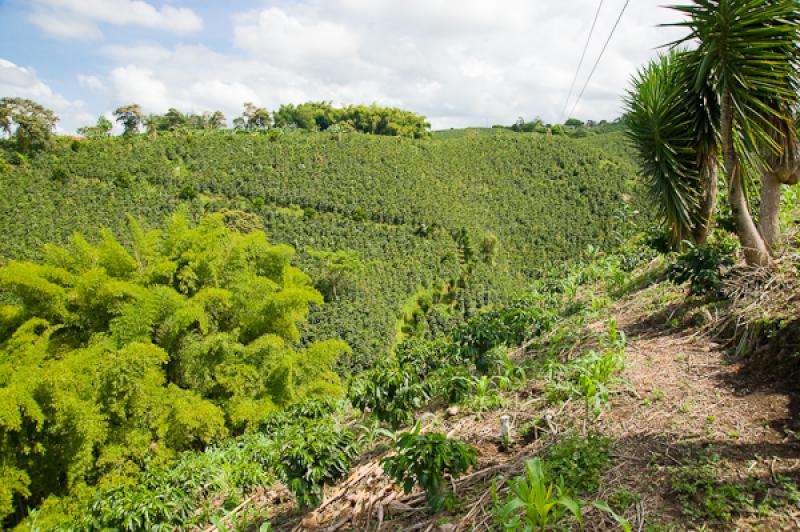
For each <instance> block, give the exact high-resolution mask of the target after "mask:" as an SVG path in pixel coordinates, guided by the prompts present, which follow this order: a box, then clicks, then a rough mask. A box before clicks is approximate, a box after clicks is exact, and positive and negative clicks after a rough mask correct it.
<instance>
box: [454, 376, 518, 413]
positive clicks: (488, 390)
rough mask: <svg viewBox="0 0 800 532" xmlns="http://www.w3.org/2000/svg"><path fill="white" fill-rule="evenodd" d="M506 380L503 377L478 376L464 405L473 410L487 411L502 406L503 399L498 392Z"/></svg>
mask: <svg viewBox="0 0 800 532" xmlns="http://www.w3.org/2000/svg"><path fill="white" fill-rule="evenodd" d="M507 381H508V379H505V377H492V378H490V377H487V376H486V375H484V376H483V377H480V378H479V379H477V380H475V381H474V390H473V392H472V396H471V397H469V398H467V400H466V401H465V402H464V406H466V407H467V408H468V409H469V410H472V411H474V412H487V411H490V410H496V409H498V408H500V407H502V406H503V405H504V404H505V399H503V396H502V395H500V394H499V393H498V392H499V389H500V387H501V386H502V385H503V384H502V383H504V382H507Z"/></svg>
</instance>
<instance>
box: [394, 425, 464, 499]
mask: <svg viewBox="0 0 800 532" xmlns="http://www.w3.org/2000/svg"><path fill="white" fill-rule="evenodd" d="M419 432H420V425H417V426H416V427H415V429H414V430H413V431H412V432H404V433H402V434H400V435H399V436H398V438H397V442H396V444H395V452H396V453H397V454H394V455H391V456H387V457H385V458H384V459H383V460H381V463H382V464H383V470H384V471H385V472H386V474H387V475H389V477H391V478H392V480H393V481H394V482H395V484H398V485H400V486H402V487H403V491H404V492H405V493H410V492H411V490H412V489H413V487H414V486H415V485H418V486H420V487H421V488H422V489H424V490H425V498H426V500H427V501H428V505H429V506H430V507H431V509H432V510H433V511H434V512H438V511H440V510H442V509H443V508H444V507H445V506H448V505H449V504H450V502H451V501H452V499H453V494H452V492H451V489H450V485H449V484H448V483H447V481H446V477H450V478H454V479H455V478H458V477H460V476H461V475H462V474H464V473H465V472H466V471H467V470H468V469H469V468H470V467H471V466H474V465H475V464H476V463H477V451H476V450H475V448H473V447H471V446H470V445H467V444H465V443H462V442H460V441H457V440H451V439H449V438H447V436H446V435H444V434H441V433H438V432H429V433H426V434H420V433H419Z"/></svg>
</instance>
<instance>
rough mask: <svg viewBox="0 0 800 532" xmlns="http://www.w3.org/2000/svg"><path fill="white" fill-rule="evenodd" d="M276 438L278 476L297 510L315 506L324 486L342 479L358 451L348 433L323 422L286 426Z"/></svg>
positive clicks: (356, 445)
mask: <svg viewBox="0 0 800 532" xmlns="http://www.w3.org/2000/svg"><path fill="white" fill-rule="evenodd" d="M278 438H279V439H280V441H282V442H284V443H283V445H282V447H281V449H280V465H281V471H282V475H283V477H284V478H285V479H286V483H287V485H288V487H289V489H290V490H291V491H292V492H293V493H294V494H295V496H297V501H298V504H299V505H300V507H301V508H308V507H316V506H319V504H320V503H321V502H322V493H323V488H324V487H325V485H332V484H334V483H336V481H337V480H339V479H341V478H343V477H344V476H345V475H346V474H347V472H348V471H349V470H350V463H351V461H352V460H353V459H354V458H355V457H356V456H358V452H359V447H358V444H357V442H356V438H355V435H354V434H353V433H352V432H350V431H349V430H346V429H344V428H343V427H339V426H336V425H334V424H333V423H331V422H326V421H308V422H305V423H299V424H294V425H290V426H288V427H287V428H286V429H285V430H283V431H281V432H280V434H279V435H278Z"/></svg>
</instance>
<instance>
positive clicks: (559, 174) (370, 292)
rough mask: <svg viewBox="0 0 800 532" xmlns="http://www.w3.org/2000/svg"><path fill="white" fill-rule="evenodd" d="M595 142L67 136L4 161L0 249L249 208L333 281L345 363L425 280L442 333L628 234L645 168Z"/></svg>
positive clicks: (386, 337)
mask: <svg viewBox="0 0 800 532" xmlns="http://www.w3.org/2000/svg"><path fill="white" fill-rule="evenodd" d="M272 133H274V135H273V134H272ZM584 140H589V139H584ZM582 143H583V140H582V141H580V142H578V141H571V140H568V139H556V138H546V137H522V136H520V137H517V136H514V137H486V138H482V137H481V138H473V137H467V138H462V139H452V140H441V141H437V140H426V141H412V140H403V139H397V138H386V137H377V136H366V135H361V134H343V135H340V134H336V133H314V134H308V133H303V132H294V133H292V132H287V131H284V132H280V130H273V131H272V132H270V134H269V135H259V134H253V133H241V134H237V133H234V132H227V131H224V132H212V133H188V134H181V133H174V134H169V135H161V136H159V137H158V138H157V139H155V140H150V139H148V138H145V137H134V138H129V139H119V138H109V139H97V140H90V141H88V142H72V143H70V142H61V143H59V145H58V147H57V148H56V149H54V150H52V151H49V152H47V153H43V154H40V155H37V156H34V157H32V158H30V159H29V160H28V159H24V158H23V159H19V158H18V159H19V161H20V164H9V165H6V167H5V171H4V176H3V179H2V182H0V191H1V192H2V193H1V194H0V198H1V199H0V202H2V209H0V226H2V227H3V229H4V232H5V234H6V238H4V239H3V241H2V242H1V243H0V255H2V256H4V257H7V258H39V257H41V247H42V245H43V244H44V243H46V242H51V241H52V242H63V241H65V239H66V238H67V237H68V236H69V235H70V233H71V232H73V231H76V230H77V231H80V232H82V233H84V234H86V235H87V236H89V237H92V236H94V235H96V234H97V227H98V225H100V224H103V225H105V226H107V227H109V228H110V229H112V230H114V232H119V231H118V229H119V228H121V227H123V226H124V224H126V223H127V222H126V214H131V215H134V216H136V217H138V218H140V219H142V220H143V221H144V222H145V223H146V224H147V225H149V226H151V227H155V226H157V225H159V224H160V223H161V220H163V218H164V216H166V215H168V214H169V213H171V212H172V211H173V210H174V209H175V208H176V207H177V206H179V205H186V206H187V207H188V208H189V210H190V212H191V215H192V216H194V217H199V216H201V215H202V214H203V213H206V212H214V211H218V210H220V209H227V210H228V211H242V212H244V213H245V214H244V215H241V216H239V218H242V217H244V218H246V219H247V220H248V222H247V223H249V224H255V226H256V227H261V226H263V227H264V228H265V229H266V230H267V232H268V234H269V235H270V238H271V239H272V240H273V241H275V242H282V243H287V244H290V245H292V246H293V247H295V248H296V249H297V250H298V264H299V265H300V266H301V267H302V268H303V269H304V270H306V271H308V272H309V273H310V274H311V275H312V278H314V279H315V280H316V281H317V282H318V284H317V286H318V288H320V289H322V290H323V292H324V293H325V296H326V299H327V304H326V305H325V308H324V309H319V308H316V307H315V308H314V309H313V310H312V314H311V319H310V321H311V326H310V327H309V329H308V331H307V338H308V339H313V338H332V337H341V338H343V339H344V340H345V341H347V342H348V343H349V344H350V345H351V346H352V347H353V349H354V355H353V356H352V357H349V359H350V361H349V362H348V361H347V360H345V361H344V362H343V363H344V367H350V368H354V369H357V368H363V367H366V366H368V365H369V364H370V362H371V361H372V360H374V359H375V358H377V357H379V356H381V355H382V354H383V353H385V352H386V351H387V350H388V349H389V348H390V347H391V346H392V345H393V343H394V341H395V334H394V332H395V330H396V328H397V327H398V325H397V322H398V320H400V321H403V320H404V317H403V314H402V309H403V308H404V305H405V304H406V303H407V299H408V298H409V297H410V296H411V295H412V294H415V293H417V292H419V291H430V290H431V289H433V288H436V290H439V291H441V290H442V289H444V288H445V287H446V286H451V287H452V288H455V289H456V290H449V289H448V290H447V291H448V293H449V294H450V297H449V298H447V299H445V300H443V301H442V302H440V303H441V304H437V305H433V306H431V307H430V308H429V307H427V306H425V309H424V310H417V312H416V314H415V316H410V319H411V320H412V321H413V320H416V321H417V322H418V323H417V324H416V325H419V327H418V328H420V329H422V330H423V331H424V330H428V331H431V334H434V333H435V331H436V330H438V329H439V328H440V325H441V324H442V323H445V322H449V321H452V320H457V319H459V317H462V318H463V317H469V316H470V315H472V314H474V313H475V312H476V311H477V309H479V308H482V307H485V306H487V305H490V304H493V303H499V302H502V301H508V299H509V298H510V297H511V296H512V295H513V294H514V293H515V292H517V291H519V290H520V289H522V288H524V286H525V285H526V284H527V282H528V281H527V279H528V278H529V277H530V276H535V275H537V274H538V273H539V272H540V271H542V270H544V269H546V268H547V267H548V265H549V264H551V263H556V262H559V261H562V260H565V259H568V258H571V257H573V256H575V255H576V254H579V253H581V252H582V250H583V249H584V248H585V247H586V245H587V244H589V243H598V244H599V245H601V246H607V245H612V244H613V243H614V242H619V241H620V239H621V238H622V237H623V236H624V235H623V232H624V230H625V228H626V227H629V223H628V222H629V221H630V220H628V217H629V216H630V215H631V213H632V212H633V211H634V210H635V208H636V201H637V197H638V196H637V195H636V186H637V185H636V182H635V180H634V178H633V175H634V174H633V169H632V167H631V165H630V163H628V162H626V161H625V160H624V159H623V158H621V157H607V156H605V155H603V153H602V152H600V151H598V150H596V149H594V148H593V147H591V146H588V145H583V144H582ZM7 153H8V152H7ZM14 157H16V156H14V155H13V154H11V155H10V158H11V159H12V162H13V160H14ZM23 213H24V214H23ZM231 216H233V214H232V215H231ZM487 246H488V247H487ZM484 248H485V249H484ZM482 249H484V251H481V250H482ZM326 250H327V251H331V252H334V253H335V252H352V253H353V254H354V255H353V256H355V257H357V262H358V263H360V266H359V264H357V263H356V264H354V265H353V267H354V268H355V270H358V271H359V272H360V273H358V274H354V273H348V271H347V268H344V269H342V268H341V265H337V264H334V263H332V262H331V261H330V260H324V259H322V258H320V255H319V254H318V253H315V252H316V251H326ZM467 262H470V263H471V266H470V268H469V273H468V274H466V275H464V274H465V273H466V266H467ZM337 268H338V269H337ZM332 283H333V284H332ZM326 287H327V288H326ZM412 303H413V305H412V307H413V308H412V310H413V309H414V308H417V305H416V302H412ZM423 306H424V305H423Z"/></svg>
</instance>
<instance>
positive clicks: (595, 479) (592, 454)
mask: <svg viewBox="0 0 800 532" xmlns="http://www.w3.org/2000/svg"><path fill="white" fill-rule="evenodd" d="M610 450H611V441H610V440H609V439H608V438H605V437H602V436H600V435H598V434H589V435H588V436H587V437H585V438H584V437H582V436H571V437H568V438H564V439H562V440H560V441H559V442H558V443H555V444H554V445H552V446H551V447H550V448H549V449H548V450H547V462H546V463H547V471H548V473H549V474H550V476H551V477H553V478H555V479H557V480H558V481H559V483H560V484H561V485H564V486H569V487H570V489H572V490H574V491H575V492H576V493H593V492H595V491H597V489H598V488H599V486H600V473H601V472H602V471H603V468H604V467H605V466H606V464H607V463H608V459H609V455H610Z"/></svg>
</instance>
